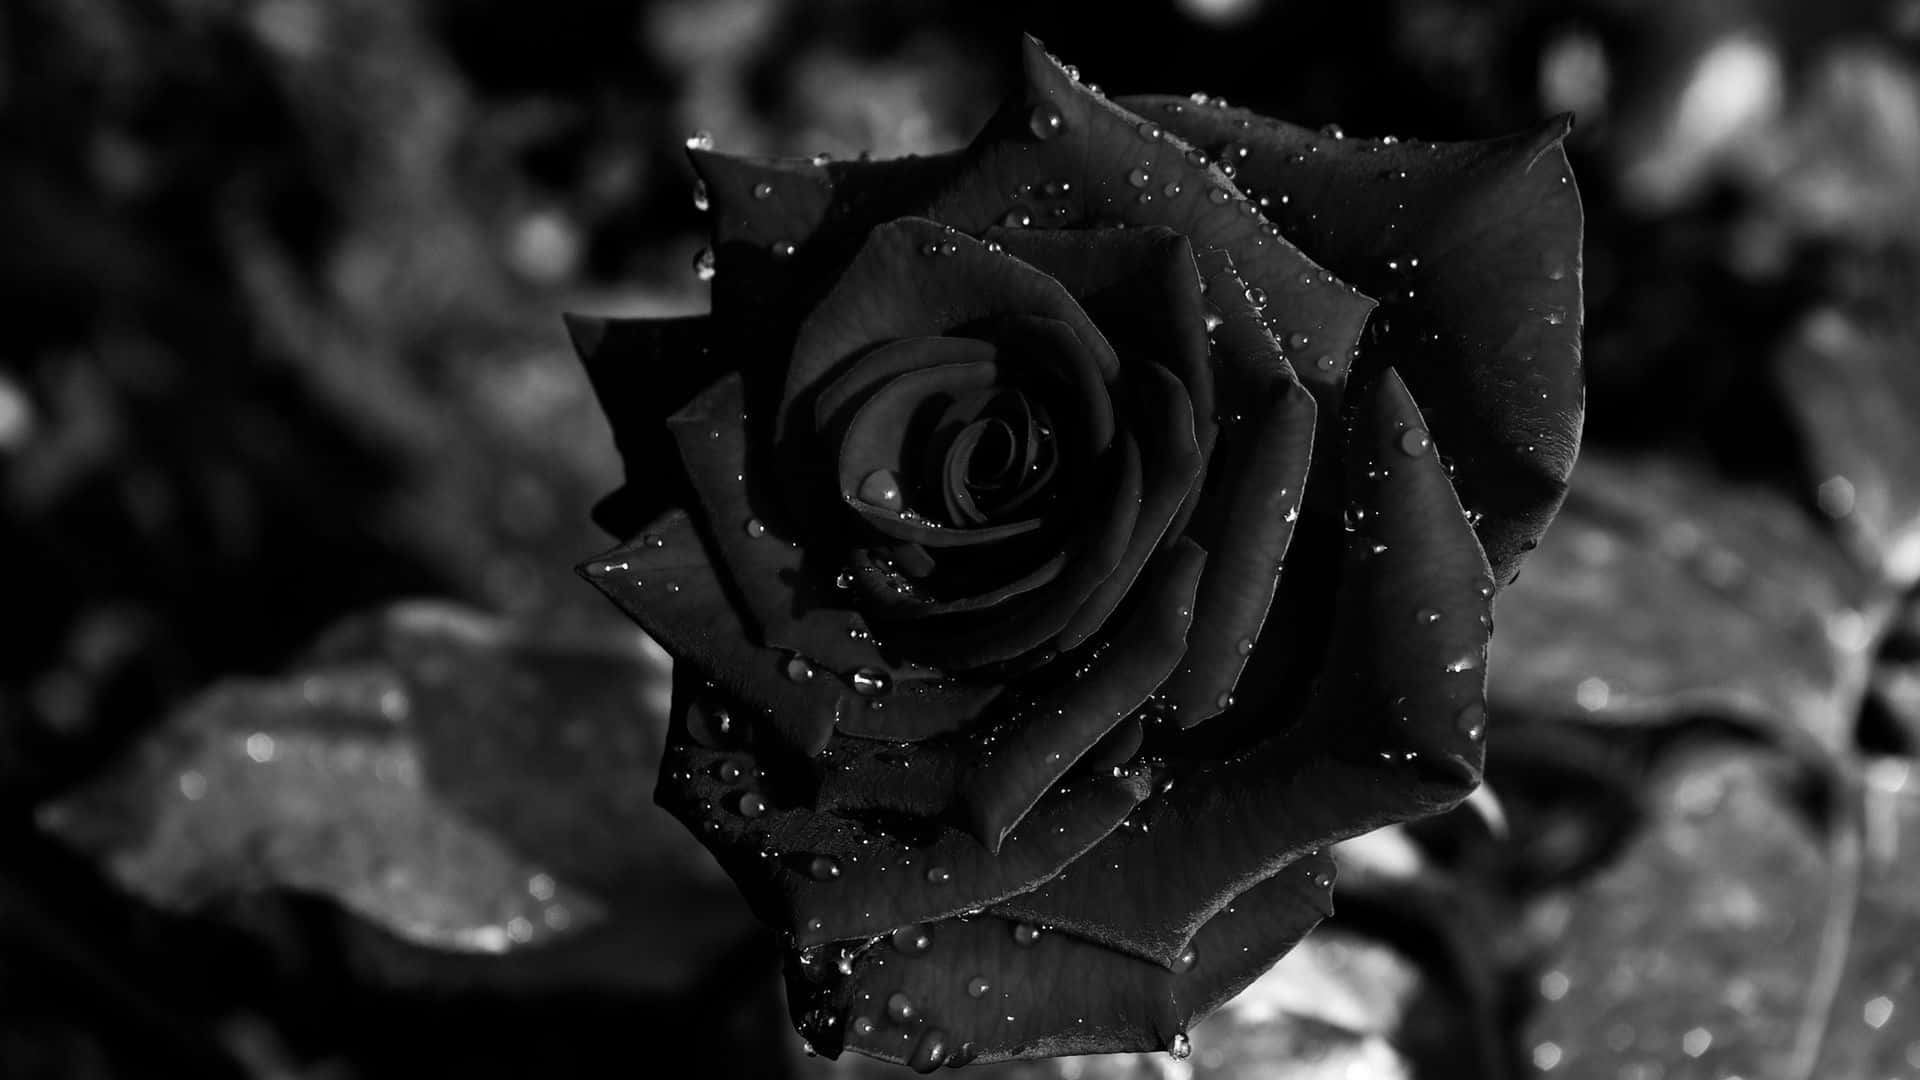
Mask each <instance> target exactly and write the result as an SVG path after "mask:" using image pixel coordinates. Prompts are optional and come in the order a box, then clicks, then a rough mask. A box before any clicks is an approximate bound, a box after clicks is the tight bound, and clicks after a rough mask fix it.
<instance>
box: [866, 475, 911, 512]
mask: <svg viewBox="0 0 1920 1080" xmlns="http://www.w3.org/2000/svg"><path fill="white" fill-rule="evenodd" d="M860 500H861V501H862V502H865V503H867V504H868V505H870V506H877V507H879V508H881V509H882V510H893V511H896V512H897V511H899V510H900V508H901V507H903V506H905V505H906V500H905V499H904V498H902V496H901V494H900V478H899V477H897V476H895V475H894V474H893V470H892V469H875V470H873V471H872V472H870V473H868V474H867V478H866V479H865V480H862V481H860Z"/></svg>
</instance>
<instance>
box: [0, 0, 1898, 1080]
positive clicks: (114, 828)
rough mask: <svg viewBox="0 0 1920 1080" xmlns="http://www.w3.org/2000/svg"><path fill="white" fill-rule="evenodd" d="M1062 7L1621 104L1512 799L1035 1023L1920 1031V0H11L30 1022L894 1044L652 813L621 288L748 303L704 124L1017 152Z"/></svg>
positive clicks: (718, 1061) (1749, 1050) (1309, 1071)
mask: <svg viewBox="0 0 1920 1080" xmlns="http://www.w3.org/2000/svg"><path fill="white" fill-rule="evenodd" d="M1022 29H1025V30H1029V31H1031V32H1033V33H1035V34H1037V35H1038V36H1040V37H1041V38H1043V39H1044V40H1045V41H1046V43H1047V45H1048V47H1049V48H1050V49H1051V50H1052V51H1054V52H1055V53H1057V54H1059V55H1061V56H1062V57H1064V58H1065V59H1067V60H1068V61H1070V62H1072V63H1074V64H1076V65H1077V66H1079V67H1080V68H1081V70H1082V71H1083V72H1085V73H1086V75H1087V77H1088V78H1089V79H1090V80H1092V81H1094V82H1097V83H1099V84H1100V85H1101V86H1103V87H1104V88H1106V89H1108V90H1110V91H1113V92H1116V93H1123V92H1183V93H1184V92H1190V91H1204V92H1207V93H1210V94H1215V95H1225V96H1226V97H1228V98H1230V99H1231V100H1232V101H1233V102H1234V103H1235V104H1238V105H1246V106H1251V107H1253V108H1256V109H1259V110H1261V111H1264V112H1267V113H1270V114H1273V115H1276V116H1280V117H1282V118H1285V119H1289V120H1292V121H1295V122H1297V123H1302V124H1306V125H1310V126H1320V125H1324V124H1328V123H1334V122H1337V123H1339V124H1340V125H1341V126H1342V127H1343V128H1344V130H1345V131H1346V132H1347V133H1348V134H1349V135H1353V136H1380V135H1386V134H1394V135H1399V136H1402V137H1407V136H1413V137H1420V138H1430V139H1466V138H1478V137H1485V136H1490V135H1495V134H1501V133H1506V132H1509V131H1513V130H1517V129H1521V128H1525V127H1528V126H1530V125H1532V124H1534V123H1536V122H1537V121H1539V120H1541V119H1543V118H1544V117H1546V116H1549V115H1552V114H1554V113H1559V112H1564V111H1573V112H1575V113H1576V114H1577V115H1578V126H1577V127H1576V128H1575V130H1574V133H1573V135H1572V137H1571V139H1570V141H1569V143H1568V150H1569V153H1570V155H1571V157H1572V158H1573V162H1574V169H1575V175H1576V177H1577V178H1578V181H1579V184H1580V187H1581V191H1582V195H1583V198H1584V201H1585V204H1586V210H1587V239H1586V262H1585V288H1586V303H1587V311H1586V342H1587V352H1586V357H1587V362H1588V371H1589V414H1588V429H1587V440H1588V441H1587V446H1588V448H1589V449H1588V451H1587V452H1586V453H1585V454H1584V455H1583V459H1582V464H1581V467H1580V470H1579V471H1578V473H1577V474H1576V477H1575V492H1574V496H1573V498H1572V499H1571V500H1570V502H1569V507H1568V511H1567V513H1566V515H1565V516H1563V519H1562V521H1561V523H1560V524H1558V525H1556V527H1555V530H1554V533H1553V534H1552V536H1551V538H1550V539H1549V541H1548V543H1547V544H1546V545H1544V546H1543V547H1542V549H1541V550H1540V551H1539V552H1538V553H1536V555H1535V557H1534V560H1533V561H1532V562H1530V563H1529V564H1528V568H1527V570H1526V572H1525V573H1524V574H1523V575H1522V579H1521V582H1520V584H1519V586H1517V587H1516V588H1515V590H1514V591H1513V592H1512V593H1511V594H1509V595H1508V596H1506V597H1503V599H1502V601H1501V607H1500V609H1499V616H1500V618H1501V620H1502V631H1501V633H1499V634H1496V639H1495V641H1496V652H1495V657H1494V661H1493V664H1492V668H1491V670H1492V673H1493V679H1494V686H1493V694H1494V702H1495V710H1494V711H1495V731H1494V734H1493V735H1492V736H1491V752H1492V754H1493V760H1492V764H1491V766H1490V784H1489V795H1488V797H1487V798H1484V799H1480V800H1477V801H1476V804H1475V805H1474V806H1472V807H1470V808H1468V809H1466V810H1463V811H1459V812H1456V813H1455V814H1453V815H1449V816H1448V817H1447V818H1446V819H1442V820H1440V821H1438V822H1434V823H1430V824H1428V825H1424V826H1421V827H1419V828H1415V829H1406V830H1395V831H1390V832H1388V833H1385V834H1381V835H1380V836H1378V837H1376V838H1372V839H1370V840H1369V841H1367V842H1365V843H1361V844H1357V845H1355V846H1353V847H1352V848H1351V849H1350V850H1349V851H1347V852H1345V853H1343V855H1342V862H1343V876H1342V884H1341V893H1340V903H1341V914H1340V916H1338V917H1337V918H1336V919H1335V920H1334V921H1333V922H1332V923H1331V924H1329V926H1328V927H1327V928H1326V929H1325V930H1323V931H1322V932H1320V933H1319V934H1317V935H1316V936H1315V937H1314V938H1312V939H1310V941H1309V946H1310V947H1303V948H1302V949H1301V950H1300V951H1299V952H1298V953H1296V954H1295V955H1294V956H1292V957H1289V958H1288V960H1287V961H1285V962H1283V966H1282V969H1280V973H1279V974H1277V975H1276V976H1274V977H1272V978H1270V979H1268V980H1265V981H1263V982H1262V983H1261V984H1259V986H1258V987H1256V990H1255V991H1254V992H1252V993H1250V994H1249V995H1248V996H1247V997H1246V998H1243V999H1242V1001H1241V1002H1239V1003H1237V1004H1236V1006H1235V1007H1234V1008H1232V1009H1230V1010H1228V1012H1227V1013H1226V1014H1224V1015H1223V1016H1222V1017H1221V1018H1219V1019H1218V1020H1217V1021H1215V1022H1213V1023H1214V1027H1213V1028H1211V1029H1207V1030H1203V1031H1197V1032H1196V1033H1195V1044H1196V1052H1195V1054H1194V1056H1193V1057H1192V1058H1191V1059H1189V1060H1187V1061H1184V1062H1171V1061H1168V1060H1166V1059H1164V1058H1161V1057H1153V1058H1131V1057H1116V1058H1112V1059H1102V1060H1092V1059H1088V1060H1077V1061H1068V1062H1063V1063H1053V1064H1048V1065H1041V1066H1021V1067H1017V1068H1013V1069H1006V1070H1001V1072H1000V1075H1004V1076H1020V1077H1057V1078H1061V1080H1066V1078H1071V1077H1079V1076H1084V1077H1106V1076H1129V1077H1131V1076H1140V1077H1148V1076H1155V1077H1157V1076H1213V1077H1227V1076H1233V1077H1240V1076H1246V1077H1252V1076H1271V1075H1278V1074H1279V1072H1280V1071H1281V1070H1282V1068H1283V1067H1284V1068H1285V1069H1288V1070H1291V1071H1289V1072H1287V1073H1286V1074H1287V1075H1290V1076H1302V1077H1306V1076H1312V1077H1320V1076H1327V1077H1332V1076H1346V1077H1352V1078H1357V1080H1358V1078H1371V1077H1381V1078H1391V1077H1402V1076H1422V1077H1444V1076H1453V1075H1470V1076H1482V1077H1485V1076H1520V1075H1528V1074H1539V1073H1550V1074H1553V1075H1565V1076H1579V1077H1585V1076H1606V1077H1615V1076H1618V1077H1620V1078H1622V1080H1634V1078H1638V1080H1664V1078H1669V1077H1695V1076H1698V1077H1714V1078H1727V1077H1736V1076H1738V1077H1745V1078H1747V1080H1754V1078H1756V1077H1772V1076H1821V1077H1853V1076H1858V1077H1863V1078H1864V1077H1872V1078H1875V1080H1884V1078H1885V1077H1889V1076H1909V1077H1911V1076H1920V982H1917V981H1916V977H1915V971H1916V964H1917V963H1920V956H1916V950H1915V947H1914V946H1913V945H1912V944H1911V943H1912V942H1913V941H1915V940H1920V899H1916V897H1920V865H1916V864H1920V854H1915V840H1914V838H1913V837H1907V836H1905V830H1906V829H1907V828H1908V827H1909V826H1915V825H1920V795H1916V791H1915V789H1916V788H1920V784H1916V785H1909V784H1908V783H1907V776H1908V764H1909V762H1910V761H1911V759H1912V758H1913V756H1914V754H1915V752H1916V750H1920V607H1917V606H1916V605H1915V603H1914V585H1915V583H1916V581H1920V316H1917V315H1916V311H1920V303H1916V301H1920V2H1916V0H1872V2H1869V0H1828V2H1825V3H1820V4H1808V3H1804V2H1800V0H1565V2H1542V3H1528V2H1521V0H1486V2H1470V0H1349V2H1345V3H1340V4H1317V3H1303V2H1296V0H1174V2H1170V3H1167V2H1162V3H1152V4H1147V3H1142V4H1137V5H1116V4H1094V3H1077V4H1076V3H1029V4H1022V5H1011V4H1000V3H981V2H978V0H974V2H965V3H963V2H960V0H889V2H880V0H818V2H805V3H803V2H801V0H654V2H650V0H581V2H578V3H572V4H566V5H545V4H533V3H527V2H522V0H461V2H454V0H411V2H397V0H141V2H125V0H119V2H115V0H9V3H8V4H7V5H6V7H5V8H4V9H0V148H3V149H0V236H4V237H5V238H6V243H5V244H4V247H0V311H4V312H5V319H4V322H3V323H0V500H3V505H4V522H3V524H0V566H4V568H5V570H4V577H0V582H3V583H4V584H3V586H0V610H3V611H4V626H5V628H6V635H5V640H6V642H7V647H6V648H5V649H4V650H0V1075H5V1076H7V1077H16V1076H19V1077H29V1076H47V1077H111V1078H120V1077H143V1076H152V1075H167V1076H176V1075H184V1076H255V1077H276V1078H279V1077H288V1078H292V1077H301V1078H319V1077H328V1078H332V1077H340V1078H349V1077H362V1076H403V1075H415V1074H418V1073H421V1072H423V1071H432V1072H449V1073H452V1072H459V1073H465V1074H472V1075H493V1074H502V1075H514V1074H520V1073H532V1072H535V1071H539V1072H541V1073H543V1074H548V1075H552V1074H556V1073H557V1074H560V1075H601V1074H602V1073H604V1072H609V1071H614V1070H617V1071H619V1072H623V1073H632V1072H635V1071H638V1072H639V1073H641V1074H654V1073H656V1072H660V1071H661V1070H666V1071H668V1072H674V1071H678V1070H680V1069H681V1068H682V1067H681V1066H679V1065H675V1064H671V1063H674V1062H678V1061H683V1060H684V1061H690V1062H695V1063H696V1064H689V1065H687V1066H685V1067H684V1068H685V1070H686V1071H687V1072H688V1073H689V1074H692V1075H703V1076H741V1077H748V1076H752V1077H760V1076H775V1077H778V1076H796V1077H822V1076H838V1075H856V1074H858V1075H869V1074H871V1075H879V1072H877V1071H874V1070H873V1067H871V1066H859V1065H848V1064H845V1063H842V1064H840V1065H830V1064H828V1063H825V1062H820V1061H817V1060H811V1059H808V1058H806V1057H804V1056H803V1055H802V1053H801V1052H800V1048H799V1045H798V1040H797V1038H796V1037H795V1036H794V1035H793V1034H792V1032H791V1028H790V1026H789V1025H788V1024H787V1022H786V1019H785V1009H784V1005H783V1003H782V1001H781V999H780V995H779V992H778V989H777V982H778V980H777V977H776V974H775V961H774V952H773V949H772V943H771V941H770V940H768V939H766V938H764V937H763V936H761V935H760V934H759V933H758V932H757V931H755V930H754V929H753V928H752V927H751V925H750V921H749V920H748V918H747V917H746V914H745V912H744V910H743V909H742V908H741V907H740V906H739V904H738V902H737V901H735V900H734V899H733V893H732V889H731V888H730V886H728V885H727V883H726V882H725V881H724V879H723V878H722V877H721V876H720V875H719V873H718V871H717V870H716V869H715V868H714V867H712V866H711V864H710V862H709V861H708V860H707V859H706V857H705V856H704V854H703V853H702V852H701V851H700V850H699V848H698V846H697V845H695V844H693V843H692V841H691V840H690V839H688V838H686V837H684V836H682V835H680V829H679V826H678V825H677V824H676V823H675V822H673V821H672V820H671V819H670V818H669V817H668V816H667V815H666V814H665V813H663V812H658V811H655V810H653V809H652V808H651V805H650V799H651V790H652V783H653V779H652V771H653V763H654V762H655V761H656V760H657V742H656V740H657V739H658V738H659V734H660V733H659V731H658V730H657V726H656V725H654V724H651V723H649V722H648V721H647V720H646V718H647V717H652V716H657V715H659V714H660V712H661V711H662V710H663V708H664V695H665V689H664V660H663V658H662V657H661V656H660V655H659V654H658V652H657V650H652V649H651V648H650V646H648V645H647V644H646V643H645V642H644V641H642V640H641V639H640V638H639V637H638V635H637V634H635V633H634V632H633V631H632V630H631V629H630V627H629V626H628V625H627V624H626V623H625V621H624V620H622V619H620V618H619V617H618V616H616V615H614V614H613V613H611V611H610V610H609V609H607V606H606V604H605V602H604V601H603V600H601V599H600V598H599V597H598V596H597V595H596V594H595V593H594V591H593V590H592V589H590V588H588V587H587V586H586V585H584V584H583V583H581V582H580V581H578V580H577V579H576V578H575V577H574V576H573V574H572V572H571V567H572V566H573V564H574V563H576V562H578V561H580V560H582V559H584V558H586V557H587V556H589V555H591V554H593V553H594V552H596V551H597V550H599V549H600V548H602V547H604V546H605V544H606V540H605V538H604V537H603V536H601V535H600V534H599V533H598V532H597V531H596V530H595V529H594V528H593V527H592V526H591V525H590V524H589V523H588V520H587V510H588V508H589V507H590V506H591V504H592V503H593V501H594V500H595V499H596V498H598V497H599V496H600V495H602V494H604V493H605V492H607V491H609V490H611V489H612V488H613V487H614V486H615V484H616V483H617V481H618V478H619V477H618V462H617V459H616V457H615V454H614V451H613V446H612V443H611V439H610V436H609V433H608V431H607V428H606V426H605V424H604V422H603V421H602V420H601V418H600V415H599V410H598V407H597V406H596V404H595V403H594V402H593V400H592V397H591V394H590V392H589V390H588V387H587V384H586V380H585V378H584V377H583V375H582V374H581V372H580V370H579V369H578V367H577V366H576V364H575V362H574V360H573V357H572V354H571V350H570V349H569V347H568V346H567V344H566V341H565V335H564V333H563V331H562V328H561V324H560V321H559V313H560V312H562V311H568V310H571V311H583V312H591V313H596V314H604V315H670V314H686V313H694V312H699V311H703V310H704V309H705V306H706V291H707V290H706V286H705V285H704V283H703V282H702V281H701V280H699V278H698V276H697V275H696V273H695V271H694V269H693V264H694V261H695V257H696V253H697V252H698V251H699V250H700V249H701V245H702V243H703V231H704V224H703V214H702V212H701V209H702V208H700V207H698V206H696V204H695V198H694V192H693V178H692V174H691V171H690V170H689V168H688V166H687V164H686V162H685V159H684V146H685V143H686V140H687V139H688V138H689V137H690V136H691V135H692V134H693V133H694V132H695V131H697V130H703V131H706V132H710V133H711V135H712V137H713V140H714V142H715V143H716V145H717V146H718V147H719V148H721V149H723V150H728V151H735V152H744V153H768V154H813V153H817V152H825V153H829V154H832V155H834V156H836V157H852V156H854V155H857V154H860V153H864V152H871V153H873V154H874V155H876V156H882V157H884V156H894V155H899V154H906V153H924V152H929V151H935V150H943V149H949V148H952V147H956V146H960V145H964V143H965V142H966V141H967V139H968V138H969V136H970V135H971V133H972V132H973V131H974V130H975V129H976V127H977V126H978V125H979V124H980V123H981V122H982V121H983V120H984V119H985V118H986V116H987V115H988V114H989V113H990V112H991V111H992V109H993V108H994V107H995V105H996V104H997V102H998V99H999V97H1000V95H1001V94H1002V93H1003V92H1004V91H1005V89H1006V88H1007V87H1008V86H1009V85H1010V84H1009V79H1010V78H1011V73H1012V65H1013V62H1014V59H1015V44H1016V35H1017V33H1018V31H1020V30H1022ZM608 1062H612V1063H614V1064H613V1066H612V1067H611V1068H609V1066H608V1064H607V1063H608ZM1463 1062H1464V1063H1466V1064H1462V1063H1463ZM862 1069H865V1070H867V1071H865V1072H863V1071H862Z"/></svg>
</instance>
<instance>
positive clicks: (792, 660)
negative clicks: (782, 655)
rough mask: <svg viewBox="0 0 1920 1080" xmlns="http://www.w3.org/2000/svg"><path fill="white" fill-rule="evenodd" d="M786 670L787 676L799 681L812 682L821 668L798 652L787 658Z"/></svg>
mask: <svg viewBox="0 0 1920 1080" xmlns="http://www.w3.org/2000/svg"><path fill="white" fill-rule="evenodd" d="M786 670H787V678H788V679H789V680H791V681H793V682H797V683H808V682H812V681H813V677H814V676H815V675H817V674H819V669H818V668H816V667H814V666H813V662H812V661H811V660H808V659H807V658H806V657H804V656H801V655H800V654H798V653H795V654H794V655H792V656H790V657H788V658H787V669H786Z"/></svg>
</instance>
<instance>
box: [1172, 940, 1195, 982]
mask: <svg viewBox="0 0 1920 1080" xmlns="http://www.w3.org/2000/svg"><path fill="white" fill-rule="evenodd" d="M1199 959H1200V954H1199V953H1197V952H1195V951H1194V949H1193V946H1191V945H1189V946H1187V950H1186V951H1185V952H1183V953H1181V954H1180V955H1179V956H1178V957H1175V958H1174V961H1173V970H1174V971H1175V972H1177V973H1179V974H1182V975H1184V974H1186V973H1187V972H1189V971H1192V970H1193V965H1194V964H1195V962H1197V961H1198V960H1199Z"/></svg>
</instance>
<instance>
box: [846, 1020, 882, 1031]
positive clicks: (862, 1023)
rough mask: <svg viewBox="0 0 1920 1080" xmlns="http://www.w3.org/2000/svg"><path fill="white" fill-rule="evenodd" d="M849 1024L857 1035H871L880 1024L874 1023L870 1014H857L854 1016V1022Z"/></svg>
mask: <svg viewBox="0 0 1920 1080" xmlns="http://www.w3.org/2000/svg"><path fill="white" fill-rule="evenodd" d="M848 1026H849V1027H851V1028H852V1029H853V1033H854V1034H855V1035H871V1034H873V1033H874V1031H875V1030H876V1029H877V1028H879V1026H880V1025H878V1024H876V1023H874V1022H873V1018H872V1017H870V1016H856V1017H854V1018H853V1023H852V1024H849V1025H848Z"/></svg>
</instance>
